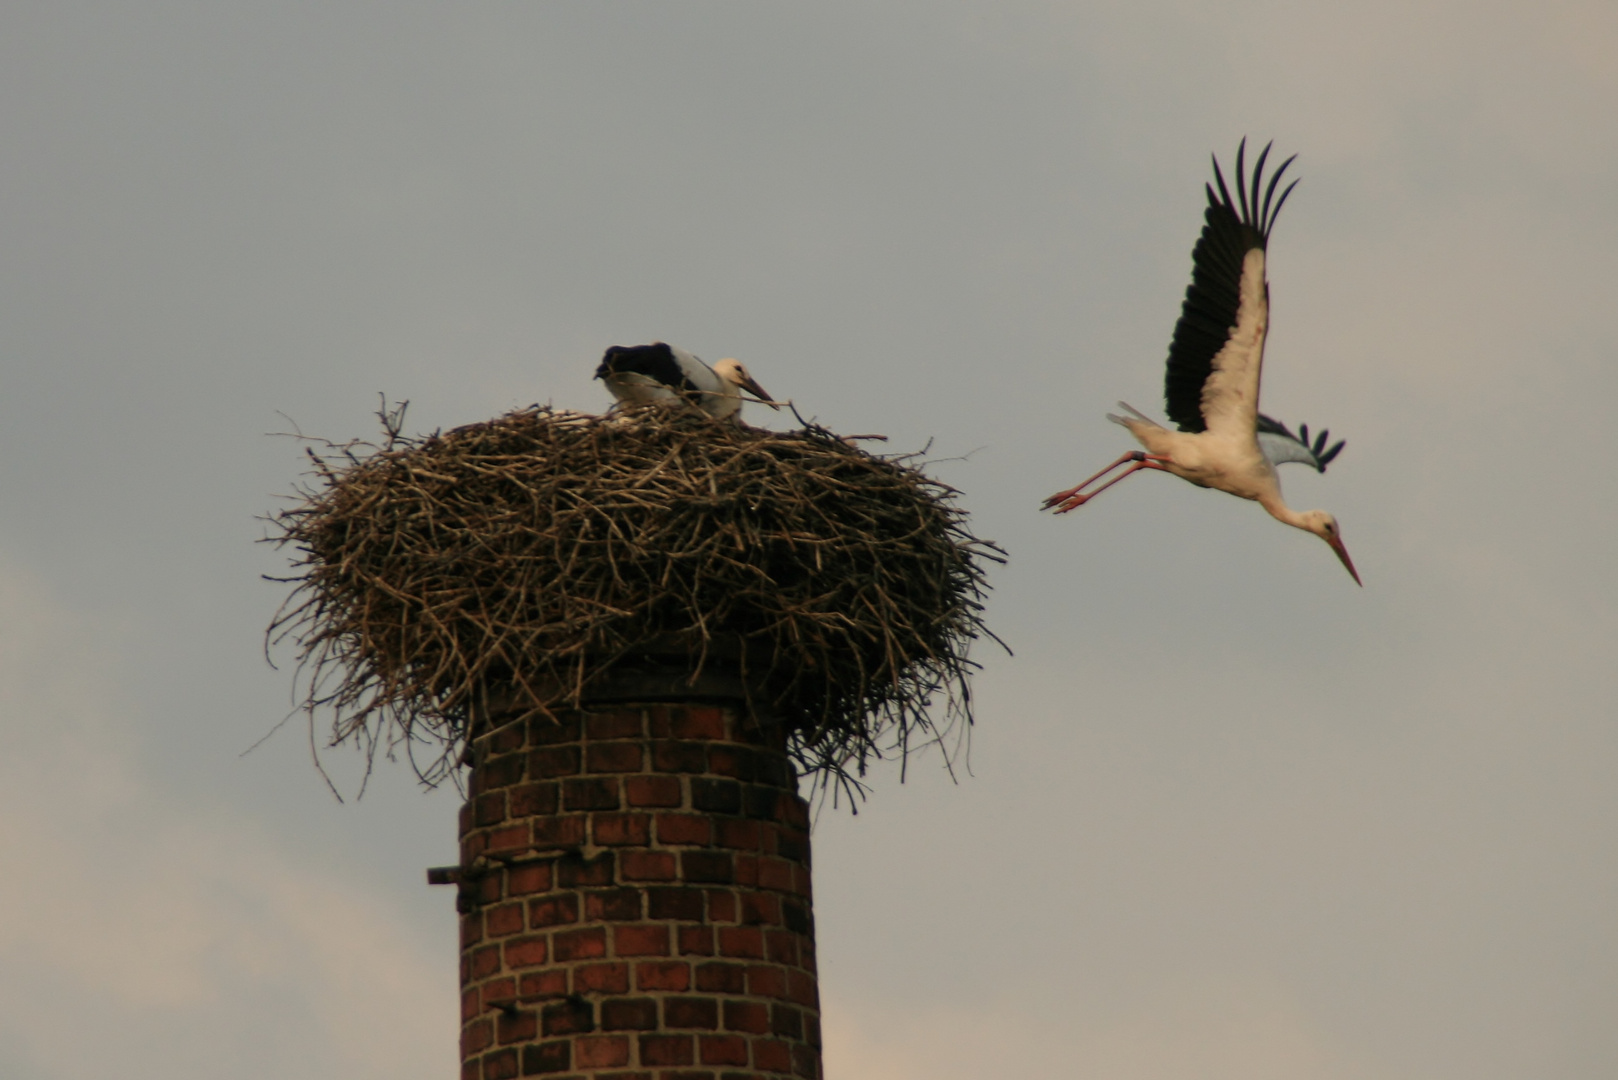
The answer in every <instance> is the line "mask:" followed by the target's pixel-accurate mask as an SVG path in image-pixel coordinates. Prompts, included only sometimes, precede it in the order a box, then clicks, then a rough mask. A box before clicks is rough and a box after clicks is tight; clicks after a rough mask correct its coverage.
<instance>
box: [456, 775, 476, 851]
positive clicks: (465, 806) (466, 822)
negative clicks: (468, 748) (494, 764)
mask: <svg viewBox="0 0 1618 1080" xmlns="http://www.w3.org/2000/svg"><path fill="white" fill-rule="evenodd" d="M477 778H478V774H477V773H476V772H474V773H473V774H472V779H473V780H474V781H475V780H477ZM474 812H475V808H474V807H473V806H472V804H471V803H470V802H464V803H462V804H461V810H460V813H459V814H458V815H457V816H456V819H455V820H456V823H457V824H458V825H459V826H460V829H459V831H457V832H456V834H455V835H456V836H465V835H466V834H467V833H469V832H471V831H472V815H473V813H474Z"/></svg>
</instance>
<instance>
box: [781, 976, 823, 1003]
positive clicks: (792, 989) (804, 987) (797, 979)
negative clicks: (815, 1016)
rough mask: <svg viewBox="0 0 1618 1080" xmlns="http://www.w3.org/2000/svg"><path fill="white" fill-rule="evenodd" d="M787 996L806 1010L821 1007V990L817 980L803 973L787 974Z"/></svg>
mask: <svg viewBox="0 0 1618 1080" xmlns="http://www.w3.org/2000/svg"><path fill="white" fill-rule="evenodd" d="M787 996H788V997H789V998H791V999H792V1000H793V1001H796V1002H797V1003H798V1004H799V1005H802V1006H804V1007H805V1008H809V1009H815V1008H819V1007H820V990H819V988H818V987H816V985H815V980H814V979H813V978H812V977H811V976H809V975H805V974H804V973H803V972H801V971H788V972H787Z"/></svg>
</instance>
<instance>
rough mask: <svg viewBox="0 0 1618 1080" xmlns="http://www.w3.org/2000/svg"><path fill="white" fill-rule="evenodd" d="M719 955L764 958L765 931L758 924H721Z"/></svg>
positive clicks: (750, 958)
mask: <svg viewBox="0 0 1618 1080" xmlns="http://www.w3.org/2000/svg"><path fill="white" fill-rule="evenodd" d="M719 955H720V956H739V957H745V958H747V959H749V960H762V959H764V932H763V931H762V930H760V929H759V928H758V927H756V926H721V927H720V928H719Z"/></svg>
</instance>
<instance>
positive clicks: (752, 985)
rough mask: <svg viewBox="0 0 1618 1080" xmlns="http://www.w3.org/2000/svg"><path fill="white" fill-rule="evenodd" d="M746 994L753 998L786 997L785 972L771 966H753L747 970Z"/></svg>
mask: <svg viewBox="0 0 1618 1080" xmlns="http://www.w3.org/2000/svg"><path fill="white" fill-rule="evenodd" d="M747 992H748V993H749V994H751V995H753V996H754V997H772V998H784V997H786V996H787V974H786V971H785V970H784V969H782V968H778V967H775V966H773V965H770V966H766V965H764V964H754V965H753V966H752V967H750V968H748V969H747Z"/></svg>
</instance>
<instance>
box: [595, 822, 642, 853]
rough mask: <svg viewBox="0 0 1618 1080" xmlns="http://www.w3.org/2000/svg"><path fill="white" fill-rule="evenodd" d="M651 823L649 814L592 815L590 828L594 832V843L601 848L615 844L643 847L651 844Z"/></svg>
mask: <svg viewBox="0 0 1618 1080" xmlns="http://www.w3.org/2000/svg"><path fill="white" fill-rule="evenodd" d="M651 822H652V819H651V816H650V815H649V814H594V815H592V818H591V826H590V827H591V828H592V829H593V830H594V831H595V841H596V843H598V844H600V845H602V846H603V847H608V846H611V845H615V844H639V845H641V846H642V847H644V846H645V845H647V844H649V843H651V842H652V827H651Z"/></svg>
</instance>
